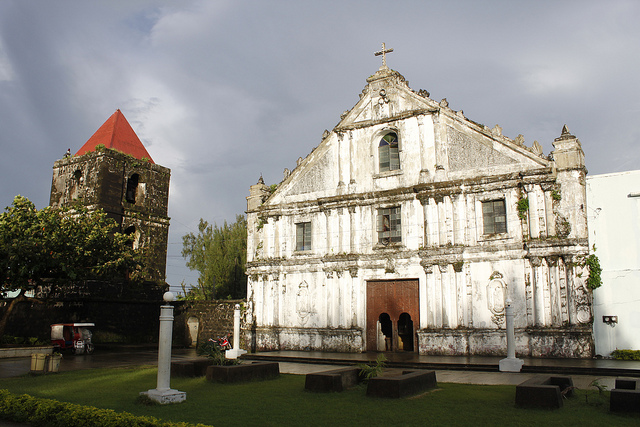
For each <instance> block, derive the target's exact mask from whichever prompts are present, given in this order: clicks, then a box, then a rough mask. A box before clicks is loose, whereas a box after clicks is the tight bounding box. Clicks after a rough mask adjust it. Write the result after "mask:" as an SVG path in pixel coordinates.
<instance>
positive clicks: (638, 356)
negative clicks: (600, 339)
mask: <svg viewBox="0 0 640 427" xmlns="http://www.w3.org/2000/svg"><path fill="white" fill-rule="evenodd" d="M611 357H613V358H614V359H617V360H640V350H617V349H616V350H613V351H612V352H611Z"/></svg>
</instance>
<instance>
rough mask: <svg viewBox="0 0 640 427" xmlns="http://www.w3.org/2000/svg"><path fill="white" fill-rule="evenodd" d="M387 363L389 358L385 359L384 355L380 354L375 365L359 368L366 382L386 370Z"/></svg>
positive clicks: (359, 365) (360, 365) (370, 364)
mask: <svg viewBox="0 0 640 427" xmlns="http://www.w3.org/2000/svg"><path fill="white" fill-rule="evenodd" d="M386 361H387V358H386V357H384V354H382V353H380V354H379V355H378V357H377V358H376V361H375V362H374V363H369V364H362V363H361V364H358V365H357V366H358V368H360V376H362V377H364V379H365V381H366V380H370V379H371V378H375V377H377V376H378V375H380V374H381V373H382V371H383V370H384V367H385V365H386Z"/></svg>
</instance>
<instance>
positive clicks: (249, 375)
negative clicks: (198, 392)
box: [207, 362, 280, 383]
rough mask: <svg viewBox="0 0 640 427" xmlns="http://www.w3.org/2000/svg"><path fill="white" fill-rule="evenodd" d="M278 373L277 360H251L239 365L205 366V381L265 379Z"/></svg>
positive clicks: (235, 381)
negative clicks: (251, 361)
mask: <svg viewBox="0 0 640 427" xmlns="http://www.w3.org/2000/svg"><path fill="white" fill-rule="evenodd" d="M279 375H280V365H279V364H278V362H253V363H245V364H241V365H230V366H217V365H212V366H208V367H207V381H216V382H221V383H238V382H245V381H256V380H267V379H272V378H277V377H278V376H279Z"/></svg>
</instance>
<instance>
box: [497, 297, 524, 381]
mask: <svg viewBox="0 0 640 427" xmlns="http://www.w3.org/2000/svg"><path fill="white" fill-rule="evenodd" d="M506 302H507V306H506V307H505V316H506V318H507V319H506V320H507V358H506V359H502V360H500V362H499V367H500V371H501V372H520V370H521V369H522V365H524V360H522V359H517V358H516V331H515V325H514V323H513V317H514V314H513V307H512V306H511V300H510V299H507V301H506Z"/></svg>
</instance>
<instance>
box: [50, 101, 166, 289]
mask: <svg viewBox="0 0 640 427" xmlns="http://www.w3.org/2000/svg"><path fill="white" fill-rule="evenodd" d="M170 175H171V171H170V169H168V168H166V167H164V166H160V165H157V164H155V163H154V161H153V159H152V158H151V156H150V155H149V153H148V152H147V150H146V149H145V148H144V146H143V145H142V142H140V139H139V138H138V136H137V135H136V133H135V132H134V130H133V129H132V128H131V125H130V124H129V122H128V121H127V119H126V118H125V117H124V115H123V114H122V112H121V111H120V110H116V112H115V113H113V114H112V115H111V117H109V119H108V120H107V121H106V122H104V124H103V125H102V126H101V127H100V128H99V129H98V130H97V131H96V133H94V134H93V136H92V137H91V138H89V140H88V141H87V142H86V143H85V144H84V145H83V146H82V147H81V148H80V149H79V150H78V151H77V152H76V153H75V155H71V152H70V151H69V152H67V155H65V157H64V158H63V159H61V160H58V161H56V162H55V163H54V165H53V181H52V183H51V198H50V205H51V206H52V207H62V206H69V205H72V204H75V203H81V204H82V205H84V206H87V207H88V208H89V209H98V208H102V209H103V210H104V211H105V212H106V213H107V215H108V216H109V217H110V218H113V219H114V220H115V221H116V223H117V224H118V227H119V231H120V232H122V233H125V234H129V235H132V236H133V244H134V247H135V248H138V247H140V248H142V249H143V250H144V252H145V258H146V260H147V279H148V280H150V281H154V282H164V280H165V270H166V259H167V240H168V233H169V217H168V216H167V212H168V201H169V178H170Z"/></svg>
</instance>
